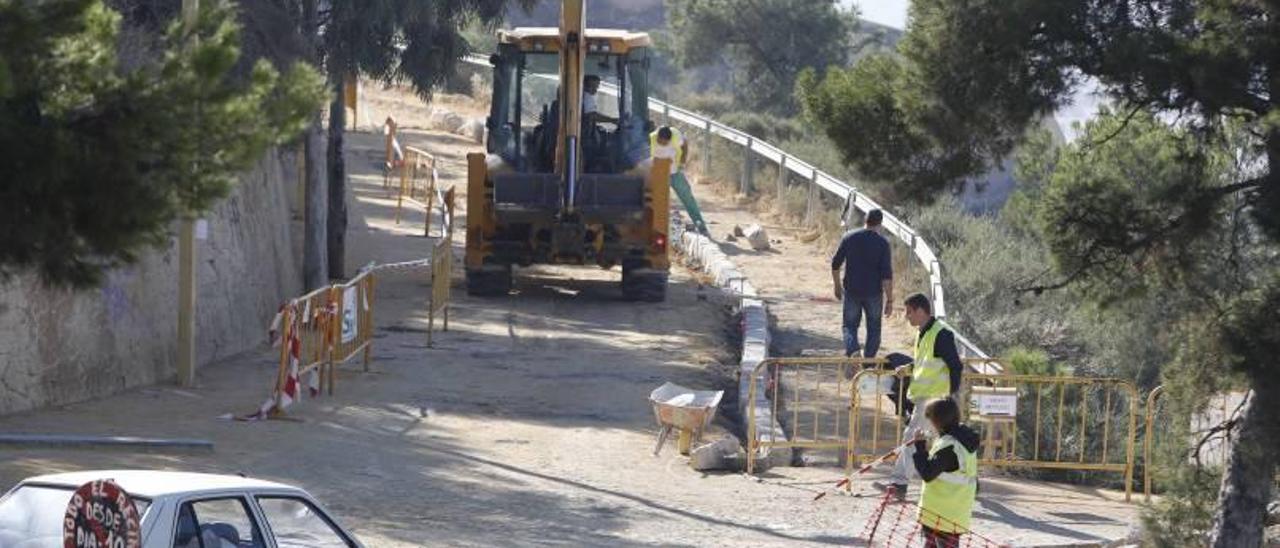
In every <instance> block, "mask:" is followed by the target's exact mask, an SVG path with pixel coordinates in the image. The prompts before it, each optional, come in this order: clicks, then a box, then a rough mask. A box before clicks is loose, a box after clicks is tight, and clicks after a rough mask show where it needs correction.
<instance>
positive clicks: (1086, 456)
mask: <svg viewBox="0 0 1280 548" xmlns="http://www.w3.org/2000/svg"><path fill="white" fill-rule="evenodd" d="M978 362H981V363H978ZM882 364H884V361H883V360H863V359H850V360H843V359H839V358H774V359H769V360H765V361H764V362H762V363H761V364H760V366H759V367H757V369H756V370H755V372H754V373H753V376H752V380H751V384H750V387H749V390H750V396H749V397H750V398H751V400H750V401H752V402H754V401H756V396H757V394H760V393H761V392H760V391H761V390H763V391H764V394H765V395H766V397H768V400H769V401H770V406H771V409H769V410H762V411H760V413H761V414H764V413H769V412H771V416H772V418H773V419H776V420H777V421H778V423H780V425H781V429H782V431H783V434H784V437H785V439H761V438H762V436H761V435H760V434H759V432H760V431H761V430H762V429H764V428H765V425H764V424H763V423H758V417H757V411H756V409H755V406H751V407H749V408H748V442H747V443H748V447H747V470H748V473H754V471H755V464H756V463H755V460H756V458H757V455H758V454H760V453H761V452H762V451H767V450H769V449H771V448H783V447H785V448H794V449H798V450H834V451H839V452H842V453H843V454H842V458H841V461H842V462H841V464H842V465H843V467H844V468H845V471H846V474H852V471H853V468H854V466H856V465H858V464H861V463H865V462H869V461H871V460H874V459H875V458H877V457H879V456H881V455H882V454H883V453H885V452H887V451H889V450H891V449H893V448H895V447H897V446H898V445H900V444H901V443H902V441H903V440H902V430H903V427H904V426H905V419H904V417H903V416H902V415H903V414H902V413H901V412H900V410H899V408H898V405H897V404H896V403H894V401H892V400H891V398H890V396H891V395H892V396H896V397H897V401H904V400H905V398H904V397H903V396H904V394H903V393H902V392H903V391H904V390H905V385H906V383H903V382H898V383H896V386H897V388H896V391H897V393H896V394H895V393H893V392H892V390H893V389H891V386H894V384H895V383H894V382H893V381H894V377H895V375H896V374H895V372H894V371H893V370H890V369H882V368H879V367H876V366H880V365H882ZM984 364H986V365H992V364H994V365H996V366H1001V367H1000V369H1002V370H1009V369H1008V368H1005V367H1002V366H1003V364H1000V363H999V362H998V360H994V359H983V360H973V361H972V362H971V363H969V365H970V367H971V368H972V369H978V370H980V368H981V367H982V366H983V365H984ZM864 366H869V367H874V368H871V369H861V370H858V369H859V368H862V367H864ZM988 369H995V368H994V367H989V368H988ZM959 398H960V401H959V402H957V403H959V404H960V406H961V409H962V410H963V412H964V416H965V417H964V418H965V421H966V422H967V423H968V424H969V425H970V426H971V427H973V428H974V429H975V430H977V431H978V432H979V434H980V435H981V436H982V438H983V443H982V445H983V452H982V454H981V455H979V463H980V464H982V465H985V466H999V467H1010V468H1014V467H1017V468H1039V469H1051V470H1074V471H1084V472H1090V471H1096V472H1116V473H1120V474H1122V475H1123V478H1124V479H1123V481H1124V485H1125V496H1126V500H1128V499H1129V497H1130V496H1131V494H1132V488H1133V473H1134V464H1135V453H1136V439H1137V419H1138V407H1139V405H1140V402H1139V401H1138V400H1139V396H1138V391H1137V388H1135V387H1134V386H1133V384H1132V383H1130V382H1128V381H1123V380H1119V379H1108V378H1087V377H1065V376H1061V377H1053V376H1033V375H1000V374H981V373H969V372H966V374H965V375H964V380H963V383H962V386H961V389H960V392H959ZM918 403H919V404H921V405H922V404H923V402H918ZM770 428H771V427H770ZM770 438H776V437H775V436H770Z"/></svg>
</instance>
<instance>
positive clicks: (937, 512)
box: [912, 398, 979, 548]
mask: <svg viewBox="0 0 1280 548" xmlns="http://www.w3.org/2000/svg"><path fill="white" fill-rule="evenodd" d="M924 414H925V416H926V417H928V419H929V424H930V425H932V426H933V428H934V430H935V431H937V432H938V434H939V436H938V438H937V439H936V440H934V442H933V445H932V447H930V448H929V452H928V454H927V455H926V453H925V439H924V432H923V431H916V435H915V437H914V440H915V443H914V444H913V445H914V447H915V454H914V455H913V457H912V464H913V465H914V468H915V470H916V473H918V474H920V478H921V479H923V480H924V489H923V490H922V491H921V492H920V511H919V514H918V517H917V521H918V522H919V523H920V528H921V533H923V534H922V536H923V537H924V541H925V542H924V545H925V548H934V547H937V548H944V547H945V548H953V547H956V546H960V536H961V535H963V534H965V533H967V532H969V522H970V520H971V519H972V517H973V504H974V501H975V500H976V499H977V496H978V444H979V437H978V433H977V432H974V431H973V429H972V428H969V427H968V426H965V425H964V424H961V423H960V406H959V405H957V404H956V400H954V399H951V398H939V399H933V400H929V403H928V404H926V405H925V406H924Z"/></svg>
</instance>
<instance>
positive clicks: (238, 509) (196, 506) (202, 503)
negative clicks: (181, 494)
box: [171, 495, 267, 548]
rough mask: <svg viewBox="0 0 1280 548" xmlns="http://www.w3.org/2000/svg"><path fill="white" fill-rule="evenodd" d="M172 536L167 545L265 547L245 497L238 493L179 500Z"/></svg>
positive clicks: (180, 547) (177, 547) (182, 547)
mask: <svg viewBox="0 0 1280 548" xmlns="http://www.w3.org/2000/svg"><path fill="white" fill-rule="evenodd" d="M172 538H173V541H172V543H171V548H267V544H266V541H265V537H264V535H263V529H262V526H261V525H260V524H259V520H258V518H257V516H256V514H254V512H253V510H252V506H251V505H250V504H249V499H247V498H246V497H244V496H241V495H220V496H219V495H214V496H204V497H199V498H190V499H186V500H183V501H182V502H181V503H180V504H179V505H178V507H177V515H176V519H175V520H174V525H173V535H172Z"/></svg>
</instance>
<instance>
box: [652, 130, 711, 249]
mask: <svg viewBox="0 0 1280 548" xmlns="http://www.w3.org/2000/svg"><path fill="white" fill-rule="evenodd" d="M649 154H650V155H651V156H652V157H653V158H667V159H670V160H671V188H672V190H675V191H676V196H677V197H679V198H680V203H682V204H684V210H685V211H686V212H687V213H688V214H689V220H691V221H693V226H694V227H696V228H697V229H698V232H701V233H703V234H707V223H706V221H704V220H703V219H702V209H701V208H699V207H698V200H696V199H694V197H693V189H691V188H689V180H688V179H686V178H685V176H684V165H685V160H686V159H687V158H688V157H689V142H688V141H686V140H685V138H684V135H683V134H682V133H680V130H679V129H676V128H673V127H670V126H663V127H660V128H658V129H657V131H654V132H653V133H650V134H649Z"/></svg>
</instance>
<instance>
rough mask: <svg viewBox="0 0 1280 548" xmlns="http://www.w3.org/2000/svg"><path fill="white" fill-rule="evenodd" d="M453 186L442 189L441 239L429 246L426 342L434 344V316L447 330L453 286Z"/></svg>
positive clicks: (429, 220)
mask: <svg viewBox="0 0 1280 548" xmlns="http://www.w3.org/2000/svg"><path fill="white" fill-rule="evenodd" d="M454 195H455V193H454V188H453V187H452V186H450V187H449V190H448V191H446V192H443V193H441V196H440V205H441V208H442V209H443V212H442V213H441V215H440V240H439V241H437V242H436V243H435V245H433V246H432V247H431V302H430V303H429V304H428V305H427V346H432V345H433V344H434V340H433V336H432V333H433V332H434V331H435V325H436V316H440V317H441V319H442V320H443V322H444V325H443V330H444V331H448V330H449V303H450V298H451V296H450V290H451V288H452V287H453V207H454V203H453V202H454ZM430 211H431V210H430V209H428V210H427V215H428V217H427V231H428V233H429V232H430V229H431V228H430V227H431V217H430V215H431V213H430Z"/></svg>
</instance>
